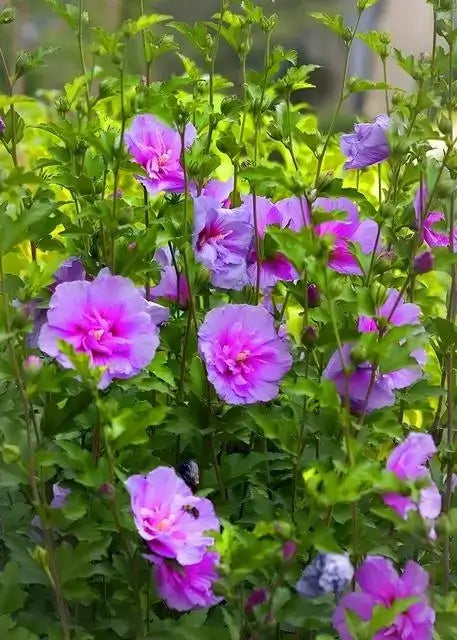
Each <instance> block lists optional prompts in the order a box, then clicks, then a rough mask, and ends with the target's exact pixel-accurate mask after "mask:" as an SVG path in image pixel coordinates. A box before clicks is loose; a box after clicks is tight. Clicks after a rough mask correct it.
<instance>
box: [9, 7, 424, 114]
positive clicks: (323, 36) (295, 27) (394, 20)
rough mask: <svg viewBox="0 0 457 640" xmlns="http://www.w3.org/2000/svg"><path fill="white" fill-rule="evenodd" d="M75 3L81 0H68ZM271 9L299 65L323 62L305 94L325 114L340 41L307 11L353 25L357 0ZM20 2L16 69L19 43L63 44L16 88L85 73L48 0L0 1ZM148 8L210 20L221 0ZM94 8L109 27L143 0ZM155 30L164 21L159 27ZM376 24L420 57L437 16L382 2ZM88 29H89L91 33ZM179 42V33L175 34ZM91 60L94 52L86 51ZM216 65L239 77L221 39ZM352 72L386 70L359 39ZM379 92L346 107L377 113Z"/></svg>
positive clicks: (166, 70) (162, 66)
mask: <svg viewBox="0 0 457 640" xmlns="http://www.w3.org/2000/svg"><path fill="white" fill-rule="evenodd" d="M66 2H67V3H68V2H70V3H71V2H72V3H73V4H77V0H66ZM258 3H259V4H261V5H263V7H264V9H265V11H266V13H267V15H269V14H271V13H273V12H276V13H278V15H279V28H278V30H277V31H276V33H275V42H276V43H280V44H282V45H283V46H284V47H287V48H294V49H296V50H297V51H298V53H299V63H300V64H306V63H315V64H319V65H321V69H319V70H318V71H317V72H316V73H315V75H314V76H313V80H314V81H315V83H316V84H317V89H316V90H312V91H306V93H305V94H304V95H303V96H299V98H300V100H303V101H306V102H309V103H310V104H311V105H312V107H313V108H315V109H316V110H317V111H318V112H319V113H320V115H321V116H323V117H324V118H325V116H326V114H327V113H329V112H331V111H332V109H333V108H334V100H335V97H336V95H337V93H338V91H339V81H340V77H341V73H342V65H343V46H342V44H341V43H340V42H339V41H338V38H337V36H336V35H334V34H332V33H331V32H329V31H328V30H327V29H325V28H324V27H322V26H321V25H320V24H318V23H317V22H316V21H315V20H313V19H311V18H310V17H309V15H308V14H309V12H310V11H322V12H327V11H329V12H336V13H341V14H343V16H344V17H345V20H346V22H347V23H349V24H352V23H353V22H354V19H355V9H354V5H355V0H258ZM6 4H8V5H10V4H13V5H14V6H15V7H16V11H17V19H16V21H15V22H14V23H13V24H12V25H9V26H7V27H3V28H2V41H1V43H0V44H1V46H2V48H3V49H4V52H5V55H6V57H7V60H8V64H9V66H10V68H13V67H14V61H15V59H16V56H17V52H18V51H19V50H21V49H34V48H36V47H37V46H55V47H59V52H58V53H56V54H54V55H52V56H50V57H49V58H48V66H47V67H46V68H45V69H41V70H40V71H37V72H35V73H32V74H30V75H28V76H27V77H26V79H25V81H24V82H25V84H23V85H22V86H21V87H18V90H20V91H22V92H25V93H30V94H33V93H35V92H36V91H37V90H38V89H39V88H43V89H57V90H58V89H60V88H61V87H62V85H63V84H64V83H65V82H67V81H68V80H69V79H71V78H72V77H74V76H75V75H78V74H79V73H80V67H79V58H78V54H77V45H76V40H75V35H74V34H73V33H72V32H71V30H70V29H69V27H68V26H67V25H66V24H65V23H64V22H63V21H62V20H61V19H59V18H58V17H57V16H55V15H54V14H53V13H52V11H51V9H50V7H49V6H48V5H47V4H46V2H44V0H8V2H7V3H6V2H4V0H0V8H3V5H6ZM144 5H145V12H160V13H166V14H171V15H173V16H174V17H175V19H176V20H182V21H188V22H194V21H197V20H205V19H208V18H209V17H210V16H211V15H212V14H214V13H216V12H217V11H218V8H219V0H144ZM84 7H85V9H86V10H87V12H88V13H89V18H90V25H91V26H96V25H100V26H103V27H104V28H105V29H107V30H116V29H117V28H118V27H119V25H120V24H121V23H122V22H123V20H125V19H126V18H129V17H137V16H138V15H139V7H140V2H139V0H84ZM157 28H158V29H160V28H162V27H157ZM371 29H379V30H383V31H387V32H389V33H390V34H391V36H392V42H393V45H394V46H396V47H398V48H400V49H402V50H403V51H406V52H407V53H413V54H415V55H418V54H419V53H421V52H428V51H430V49H431V37H432V14H431V7H430V5H428V4H427V3H426V0H379V2H378V3H377V4H376V5H374V6H373V7H371V8H370V9H368V10H366V11H365V13H364V16H363V21H362V24H361V29H360V30H362V31H368V30H371ZM87 31H88V29H87V28H86V32H87ZM175 38H176V39H177V40H179V41H181V40H180V36H179V34H175ZM137 44H138V47H137V48H135V46H132V48H131V50H130V51H129V72H130V73H133V74H138V75H141V74H142V70H143V64H142V57H141V50H140V41H139V39H138V43H137ZM182 47H183V51H184V52H185V53H189V54H190V55H194V54H193V53H192V52H191V51H189V47H188V45H187V43H186V42H185V41H184V40H183V41H182ZM262 56H263V49H262V39H261V36H260V37H259V39H258V40H256V41H255V42H254V46H253V50H252V53H251V56H250V59H249V61H248V65H249V66H250V67H251V68H255V67H259V66H260V65H261V63H262ZM89 62H90V56H89ZM217 69H218V71H219V72H220V73H223V74H224V75H226V76H228V77H229V78H230V79H232V80H235V81H236V80H237V79H239V69H238V60H237V58H236V56H235V54H234V53H233V52H232V51H231V50H230V49H229V48H228V47H227V46H224V44H223V45H222V46H221V49H220V52H219V57H218V63H217ZM181 72H182V66H181V63H180V61H179V59H178V58H177V56H176V54H174V53H170V54H167V55H165V56H163V57H161V58H160V59H159V63H158V65H157V67H156V68H155V69H154V70H153V78H154V79H162V78H164V77H167V76H168V75H169V74H171V73H181ZM349 74H350V75H358V76H362V77H367V78H370V79H373V80H379V81H380V80H382V68H381V66H380V64H379V63H378V62H377V61H376V60H375V59H374V57H373V56H372V55H371V54H370V52H369V50H367V49H366V47H365V46H364V45H363V44H362V43H361V42H356V43H355V45H354V47H353V52H352V57H351V61H350V70H349ZM388 82H389V84H391V85H393V86H399V87H401V88H404V89H410V88H412V87H410V85H409V84H408V78H407V77H406V76H405V75H404V74H403V73H402V72H401V71H400V70H399V69H398V67H397V66H396V65H395V63H393V62H392V63H390V64H389V67H388ZM0 89H1V90H2V91H4V90H5V84H4V79H3V78H1V79H0ZM383 109H384V97H383V95H382V92H370V94H358V95H356V96H353V97H352V101H351V102H349V103H348V104H347V105H346V112H347V114H348V115H349V114H350V113H354V112H356V113H358V114H363V115H366V116H373V115H376V114H377V113H379V112H380V111H383Z"/></svg>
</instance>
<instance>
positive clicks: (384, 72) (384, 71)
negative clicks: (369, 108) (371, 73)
mask: <svg viewBox="0 0 457 640" xmlns="http://www.w3.org/2000/svg"><path fill="white" fill-rule="evenodd" d="M381 62H382V76H383V79H384V84H385V85H386V88H385V89H384V97H385V99H386V113H387V115H388V116H390V105H389V92H388V90H387V59H386V56H384V55H383V56H381Z"/></svg>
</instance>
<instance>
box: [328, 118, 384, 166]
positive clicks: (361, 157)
mask: <svg viewBox="0 0 457 640" xmlns="http://www.w3.org/2000/svg"><path fill="white" fill-rule="evenodd" d="M388 127H389V116H387V115H386V114H384V113H382V114H381V115H379V116H376V118H375V119H374V121H373V122H369V123H357V124H355V125H354V133H346V134H344V135H342V136H341V140H340V144H341V151H342V152H343V153H344V155H345V156H346V157H347V161H346V163H345V165H344V168H345V169H363V168H364V167H369V166H371V165H373V164H378V163H379V162H382V161H383V160H386V159H387V158H388V157H389V156H390V148H389V142H388V140H387V129H388Z"/></svg>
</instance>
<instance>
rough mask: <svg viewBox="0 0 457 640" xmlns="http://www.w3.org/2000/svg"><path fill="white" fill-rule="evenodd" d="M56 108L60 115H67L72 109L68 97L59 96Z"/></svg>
mask: <svg viewBox="0 0 457 640" xmlns="http://www.w3.org/2000/svg"><path fill="white" fill-rule="evenodd" d="M54 105H55V108H56V111H57V113H58V114H60V115H65V114H66V113H68V112H69V111H70V103H69V102H68V100H67V98H65V97H62V98H58V99H57V100H56V101H55V103H54Z"/></svg>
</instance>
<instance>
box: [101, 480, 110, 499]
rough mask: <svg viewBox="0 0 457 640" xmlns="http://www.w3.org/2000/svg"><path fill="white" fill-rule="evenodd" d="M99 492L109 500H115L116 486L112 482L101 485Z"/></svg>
mask: <svg viewBox="0 0 457 640" xmlns="http://www.w3.org/2000/svg"><path fill="white" fill-rule="evenodd" d="M98 492H99V493H100V495H102V496H104V497H105V498H108V499H109V500H112V499H113V498H114V486H113V485H112V484H111V482H104V483H103V484H101V485H100V487H99V488H98Z"/></svg>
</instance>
